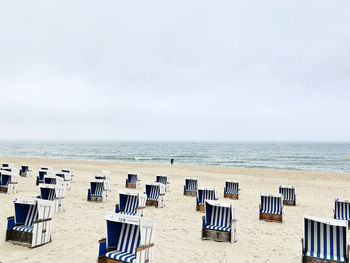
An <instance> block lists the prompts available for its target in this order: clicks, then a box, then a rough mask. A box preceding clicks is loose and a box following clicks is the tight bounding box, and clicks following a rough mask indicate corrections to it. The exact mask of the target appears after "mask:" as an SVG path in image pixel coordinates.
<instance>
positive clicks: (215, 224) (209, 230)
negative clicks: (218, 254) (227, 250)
mask: <svg viewBox="0 0 350 263" xmlns="http://www.w3.org/2000/svg"><path fill="white" fill-rule="evenodd" d="M236 222H237V210H236V207H234V206H233V204H232V203H229V202H222V201H213V200H206V201H205V216H203V218H202V239H210V240H215V241H220V242H222V241H224V242H231V243H233V242H235V241H236Z"/></svg>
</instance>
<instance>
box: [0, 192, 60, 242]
mask: <svg viewBox="0 0 350 263" xmlns="http://www.w3.org/2000/svg"><path fill="white" fill-rule="evenodd" d="M13 202H14V204H15V216H14V217H9V218H7V231H6V241H10V242H12V243H15V244H20V245H26V246H29V247H31V248H34V247H37V246H41V245H44V244H46V243H49V242H51V219H52V214H53V212H54V208H53V201H48V200H42V199H37V198H21V197H18V198H15V199H14V201H13Z"/></svg>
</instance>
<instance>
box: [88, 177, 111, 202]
mask: <svg viewBox="0 0 350 263" xmlns="http://www.w3.org/2000/svg"><path fill="white" fill-rule="evenodd" d="M105 183H106V181H105V180H98V179H95V180H92V181H90V189H88V196H87V200H88V201H93V202H105V201H108V198H109V190H107V189H106V185H105Z"/></svg>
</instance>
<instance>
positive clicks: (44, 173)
mask: <svg viewBox="0 0 350 263" xmlns="http://www.w3.org/2000/svg"><path fill="white" fill-rule="evenodd" d="M47 175H52V170H45V169H44V170H42V169H40V170H39V171H38V176H37V177H36V185H39V184H43V183H44V177H45V176H47Z"/></svg>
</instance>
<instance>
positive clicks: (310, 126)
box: [0, 0, 350, 141]
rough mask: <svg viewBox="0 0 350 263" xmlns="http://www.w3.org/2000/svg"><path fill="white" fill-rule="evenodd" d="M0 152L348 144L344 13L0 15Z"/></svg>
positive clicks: (288, 6) (52, 6)
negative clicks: (0, 148)
mask: <svg viewBox="0 0 350 263" xmlns="http://www.w3.org/2000/svg"><path fill="white" fill-rule="evenodd" d="M0 3H1V4H0V91H1V93H0V98H1V103H0V118H1V128H0V139H113V140H143V139H146V140H234V141H240V140H243V141H247V140H268V141H273V140H312V141H322V140H325V141H342V140H350V121H349V113H350V109H349V108H350V106H349V105H350V103H349V102H350V16H349V14H350V1H348V0H344V1H339V0H335V1H329V0H328V1H322V0H315V1H305V0H303V1H298V0H292V1H280V0H278V1H261V0H257V1H250V0H245V1H232V0H230V1H207V0H200V1H184V0H177V1H165V0H159V1H117V0H110V1H87V0H75V1H62V0H59V1H35V0H34V1H27V0H23V1H0Z"/></svg>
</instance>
